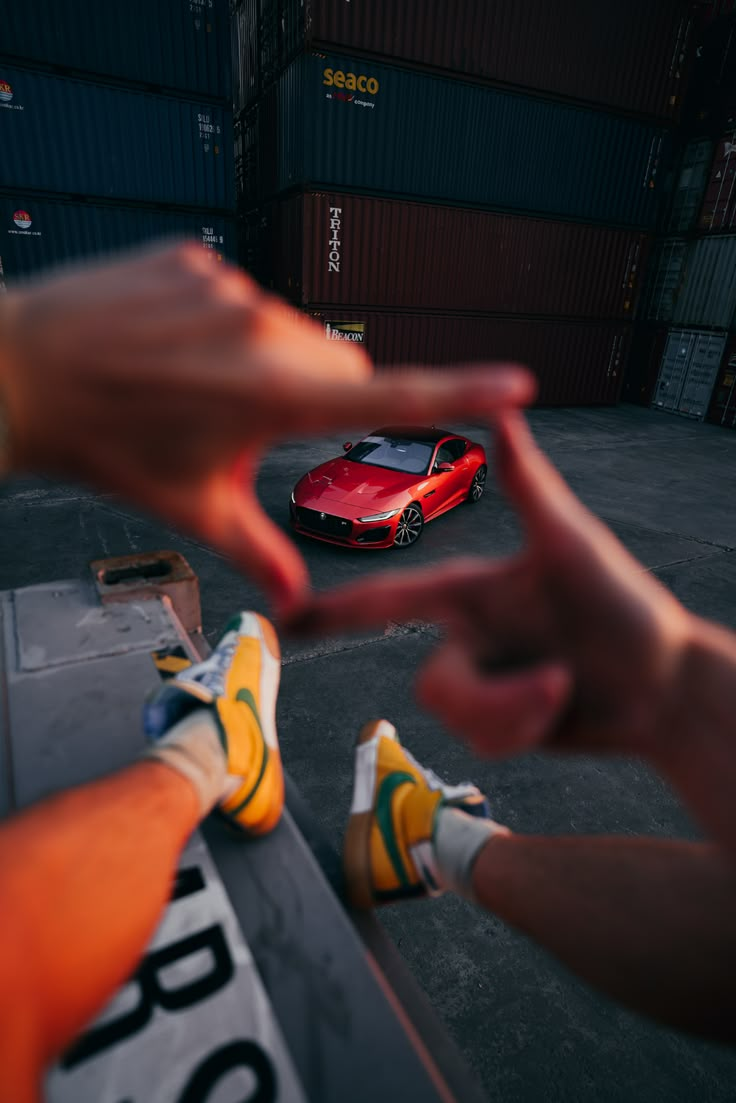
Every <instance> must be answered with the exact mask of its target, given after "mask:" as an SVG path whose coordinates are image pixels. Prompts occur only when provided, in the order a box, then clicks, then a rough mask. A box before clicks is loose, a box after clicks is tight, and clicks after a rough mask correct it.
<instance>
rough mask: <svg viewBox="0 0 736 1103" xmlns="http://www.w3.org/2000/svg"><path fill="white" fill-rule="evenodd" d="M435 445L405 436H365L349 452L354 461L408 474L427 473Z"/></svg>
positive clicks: (348, 456) (350, 458) (348, 455)
mask: <svg viewBox="0 0 736 1103" xmlns="http://www.w3.org/2000/svg"><path fill="white" fill-rule="evenodd" d="M433 452H434V445H433V444H431V443H430V442H429V441H426V440H406V439H405V438H404V437H365V438H364V439H363V440H361V441H360V442H359V443H358V444H356V445H355V447H354V448H351V449H350V451H349V452H348V453H347V459H349V460H352V461H353V463H369V464H371V465H372V466H373V467H387V468H388V469H389V470H390V471H404V472H406V474H407V475H425V474H426V473H427V470H428V468H429V461H430V460H431V459H432V453H433Z"/></svg>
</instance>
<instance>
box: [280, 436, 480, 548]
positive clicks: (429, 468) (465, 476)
mask: <svg viewBox="0 0 736 1103" xmlns="http://www.w3.org/2000/svg"><path fill="white" fill-rule="evenodd" d="M343 448H344V450H345V455H344V456H338V457H337V458H336V459H334V460H328V461H327V463H321V464H320V465H319V467H315V468H314V469H313V470H312V471H308V472H307V474H306V475H304V477H303V478H301V479H300V480H299V482H298V483H297V484H296V486H295V487H294V489H293V491H292V493H291V508H290V514H291V524H292V526H293V528H294V529H295V530H296V531H297V532H301V533H304V535H305V536H313V537H315V538H316V539H317V540H326V541H328V542H329V543H330V544H346V545H348V546H350V547H352V548H390V547H397V548H406V547H409V545H410V544H415V543H416V542H417V540H418V539H419V537H420V536H421V535H422V529H423V528H424V526H425V524H426V522H427V521H432V520H434V518H435V517H439V516H440V514H441V513H445V512H446V511H447V510H448V509H452V507H453V506H456V505H458V504H459V503H460V502H465V501H467V502H477V501H478V500H479V499H480V497H481V496H482V494H483V490H484V488H485V484H486V472H487V466H486V454H485V452H484V450H483V448H482V447H481V446H480V444H474V443H473V441H472V440H467V438H466V437H461V436H458V434H457V433H450V432H447V431H446V430H444V429H435V428H431V429H418V428H415V427H411V428H409V427H407V426H403V425H402V426H390V427H388V428H385V429H376V431H375V433H371V435H370V436H368V437H364V438H363V440H361V441H360V442H359V443H358V444H349V443H348V444H345V445H343Z"/></svg>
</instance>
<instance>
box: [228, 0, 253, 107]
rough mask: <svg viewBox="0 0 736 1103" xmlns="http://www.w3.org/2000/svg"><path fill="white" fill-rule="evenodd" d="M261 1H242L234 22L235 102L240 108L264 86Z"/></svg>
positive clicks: (232, 49)
mask: <svg viewBox="0 0 736 1103" xmlns="http://www.w3.org/2000/svg"><path fill="white" fill-rule="evenodd" d="M258 19H259V15H258V0H241V2H240V4H239V6H238V7H237V8H236V9H235V11H234V12H233V15H232V20H231V24H230V34H231V51H232V73H233V104H234V106H235V108H236V110H240V109H241V108H243V107H244V106H245V104H247V103H250V101H251V100H252V99H254V98H255V97H256V96H257V95H258V92H259V89H260V69H259V64H258V61H259V59H258Z"/></svg>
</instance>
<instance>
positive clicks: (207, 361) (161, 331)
mask: <svg viewBox="0 0 736 1103" xmlns="http://www.w3.org/2000/svg"><path fill="white" fill-rule="evenodd" d="M1 328H2V337H1V342H0V398H1V399H2V400H3V401H4V404H5V407H6V410H7V415H8V421H9V427H10V445H11V448H10V460H11V465H12V467H13V468H14V469H16V470H22V469H25V470H33V471H36V472H40V473H46V474H56V475H62V476H64V477H72V478H81V479H83V480H85V481H87V482H90V483H93V484H94V485H96V486H97V487H99V488H101V489H104V490H108V491H114V492H119V493H121V494H123V495H125V496H126V497H127V498H128V499H130V501H131V502H133V503H134V504H136V505H138V506H141V507H143V508H146V509H149V510H151V511H152V512H153V513H154V514H156V515H158V516H159V517H160V518H161V519H163V520H164V521H167V522H169V523H171V524H173V525H175V526H177V527H178V528H180V529H182V530H184V531H187V532H189V533H191V534H194V535H197V536H198V537H200V538H202V539H203V540H205V541H206V542H207V543H208V544H210V545H212V546H213V547H215V548H216V549H217V550H219V551H221V552H223V553H224V554H226V555H227V556H229V557H230V558H231V559H232V560H233V561H234V562H235V564H236V565H237V566H239V567H240V568H241V569H243V570H244V571H245V572H246V573H248V574H249V575H251V577H253V578H254V579H255V580H256V581H257V582H259V583H260V584H261V585H262V586H263V588H264V589H265V590H266V591H267V593H268V595H269V597H270V598H271V600H272V601H273V602H274V604H275V605H276V607H277V610H282V611H283V610H286V609H287V608H289V607H293V606H294V605H295V603H297V602H298V601H299V599H300V596H301V595H302V594H303V593H304V591H305V588H306V586H307V581H308V579H307V572H306V568H305V565H304V563H303V561H302V559H301V557H300V555H299V553H298V552H297V550H296V548H295V546H294V545H293V544H292V542H291V541H290V540H289V539H288V538H287V537H286V536H285V535H284V533H283V532H282V531H281V529H279V528H278V526H276V525H275V524H273V522H272V521H271V520H270V519H269V518H268V517H267V516H266V514H265V513H264V512H263V510H262V509H261V507H260V505H259V503H258V499H257V496H256V492H255V480H256V474H257V468H258V463H259V460H260V458H261V456H262V454H263V452H264V451H265V450H266V448H267V447H268V446H269V445H270V444H271V443H272V442H274V441H276V440H278V439H280V438H286V437H293V436H299V435H307V434H317V433H321V432H325V431H329V430H335V429H338V428H342V427H347V426H348V425H361V424H362V425H366V424H367V425H369V426H371V425H373V424H376V423H380V422H385V421H390V420H395V419H399V420H401V421H408V422H412V421H416V422H420V423H421V422H430V423H431V422H433V421H435V420H437V421H440V420H445V419H447V420H453V419H455V418H462V417H467V416H469V415H471V414H472V415H478V414H481V415H483V414H488V415H490V414H492V413H493V412H494V411H495V410H498V409H500V408H503V407H506V406H509V405H510V406H515V405H520V404H523V403H526V402H528V401H530V400H531V398H532V397H533V393H534V384H533V380H532V378H531V376H530V375H529V374H528V373H527V372H525V371H524V370H523V369H520V368H516V367H514V366H510V365H506V366H501V365H499V366H497V368H496V370H495V371H493V372H490V371H487V370H484V371H482V372H479V371H478V370H476V371H474V372H463V371H460V370H457V369H453V371H452V372H451V373H450V372H448V373H446V374H442V373H438V372H432V373H425V374H420V373H414V374H406V375H403V376H402V375H398V374H391V375H390V376H384V377H376V378H374V377H373V376H372V369H371V365H370V363H369V361H368V359H367V358H366V357H365V355H364V354H363V353H362V350H359V349H356V348H354V347H352V346H348V345H344V344H335V343H329V342H327V341H326V340H325V339H324V336H323V334H322V333H321V330H320V327H319V326H317V325H315V324H313V323H311V322H309V321H308V320H307V319H306V318H304V317H302V316H300V315H299V314H298V313H297V312H296V311H295V310H291V309H289V308H287V307H286V306H285V305H283V304H282V303H280V302H279V301H278V300H276V299H274V298H273V297H271V296H268V295H265V294H264V293H263V292H262V291H261V290H260V289H259V288H258V287H257V285H256V284H255V283H254V282H253V281H252V280H251V279H249V277H248V276H246V275H245V274H244V273H243V272H241V271H239V270H237V269H235V268H233V267H231V266H230V265H227V264H220V265H218V264H216V263H215V261H214V257H213V256H212V255H211V254H209V253H207V252H206V251H205V250H203V249H202V248H201V247H200V246H198V245H196V244H193V243H189V244H180V245H176V246H173V247H172V246H167V247H164V248H161V247H158V248H155V249H152V250H147V251H143V252H136V253H131V254H130V255H129V256H128V257H126V258H124V259H122V260H118V261H115V262H112V263H110V262H108V263H105V264H101V265H97V266H94V267H93V266H86V267H81V268H78V269H76V270H71V271H70V272H69V273H65V274H61V275H59V276H55V277H53V278H51V279H49V280H47V281H46V282H44V283H39V284H36V285H32V286H29V287H28V288H27V289H24V290H22V291H19V292H16V293H13V294H10V295H8V296H6V297H5V301H4V302H3V304H2V327H1Z"/></svg>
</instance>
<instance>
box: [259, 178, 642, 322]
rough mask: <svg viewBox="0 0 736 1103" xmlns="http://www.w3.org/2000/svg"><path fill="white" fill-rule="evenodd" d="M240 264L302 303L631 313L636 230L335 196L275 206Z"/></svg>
mask: <svg viewBox="0 0 736 1103" xmlns="http://www.w3.org/2000/svg"><path fill="white" fill-rule="evenodd" d="M249 238H250V249H249V251H248V254H247V255H246V258H245V259H246V266H247V267H249V268H251V269H252V270H253V271H254V272H255V273H256V274H257V275H258V276H259V277H260V278H261V279H262V281H263V282H265V283H266V284H267V285H268V286H270V287H271V288H272V289H273V290H275V291H277V292H279V293H280V294H282V295H285V296H286V297H287V298H290V299H291V300H292V301H293V302H295V303H298V304H299V305H301V306H306V305H310V304H312V305H327V304H341V303H349V304H351V305H352V306H363V307H368V308H374V307H381V308H388V309H400V310H412V309H417V308H418V309H431V310H445V311H453V310H461V311H466V312H470V311H478V312H483V313H499V314H552V315H557V316H567V317H580V318H588V317H595V318H612V319H614V318H615V319H628V318H631V317H633V313H634V308H635V304H636V299H637V296H638V292H639V284H640V279H641V274H642V273H643V270H644V264H645V260H646V255H647V251H648V242H649V239H648V237H647V235H646V234H644V233H642V232H640V231H636V230H615V229H608V228H605V227H601V226H588V225H582V224H579V223H572V222H561V221H546V220H544V219H540V218H526V217H520V216H515V215H504V214H492V213H489V212H487V211H478V210H467V209H462V208H458V207H444V206H431V205H429V204H425V203H412V202H404V201H401V200H391V199H377V198H373V197H368V196H357V195H348V194H340V193H337V192H329V193H324V192H318V193H313V192H309V193H306V194H300V195H296V196H293V197H291V198H289V199H286V200H283V201H281V202H275V203H273V204H270V205H269V206H268V207H267V208H265V209H264V211H262V212H261V213H260V214H259V215H257V216H255V217H254V218H253V220H252V221H251V225H250V232H249Z"/></svg>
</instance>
